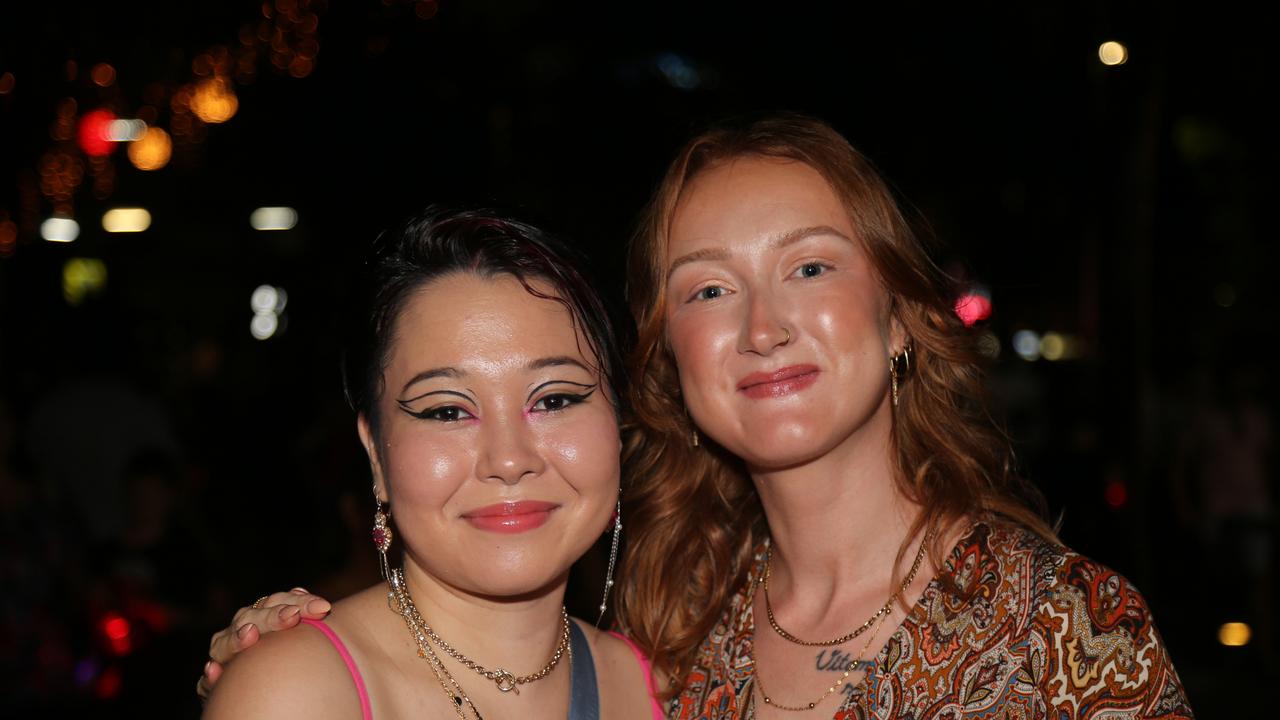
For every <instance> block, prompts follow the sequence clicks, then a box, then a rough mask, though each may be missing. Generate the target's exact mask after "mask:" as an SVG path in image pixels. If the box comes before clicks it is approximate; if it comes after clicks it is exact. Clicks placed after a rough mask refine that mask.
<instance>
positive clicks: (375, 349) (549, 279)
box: [342, 206, 625, 434]
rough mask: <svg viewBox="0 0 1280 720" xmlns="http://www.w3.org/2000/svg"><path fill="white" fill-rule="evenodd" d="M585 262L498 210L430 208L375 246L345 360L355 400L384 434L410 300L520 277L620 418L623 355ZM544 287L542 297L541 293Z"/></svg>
mask: <svg viewBox="0 0 1280 720" xmlns="http://www.w3.org/2000/svg"><path fill="white" fill-rule="evenodd" d="M585 267H586V263H585V261H584V259H583V258H582V256H581V255H580V254H579V253H578V252H576V251H575V250H574V249H573V248H571V247H570V246H569V245H567V244H566V243H564V242H563V241H561V240H560V239H558V238H556V237H555V236H553V235H552V234H550V233H548V232H546V231H544V230H541V229H539V228H537V227H534V226H533V225H530V224H528V223H525V222H521V221H520V220H517V219H514V218H513V217H511V216H509V215H506V214H502V213H499V212H497V211H494V210H485V209H457V208H449V207H442V206H431V207H428V208H427V209H426V210H424V211H423V212H421V213H419V214H417V215H415V216H413V217H411V218H409V219H408V220H406V221H405V222H403V223H401V224H400V225H398V226H397V227H395V228H393V229H391V230H388V231H386V232H384V233H383V234H382V235H380V236H379V237H378V239H377V240H375V241H374V243H373V246H372V248H370V252H369V255H368V257H367V259H366V260H365V263H364V267H363V273H362V277H361V286H360V290H359V300H358V302H357V304H356V306H355V313H354V314H353V315H352V317H351V322H350V324H349V327H348V331H347V339H346V347H345V349H344V352H343V358H342V378H343V387H344V390H345V392H346V396H347V402H348V403H349V404H350V405H351V408H352V409H353V410H355V411H356V412H357V413H360V414H362V415H364V416H365V417H366V418H368V420H369V424H370V427H371V429H372V430H373V432H374V433H375V434H377V431H378V413H377V407H378V398H379V397H380V396H381V394H382V392H383V389H384V382H383V372H384V371H385V369H386V364H387V361H388V359H389V357H390V354H391V346H392V343H393V342H394V340H395V338H394V334H395V326H396V320H397V319H398V318H399V316H400V312H401V311H402V310H403V309H404V306H405V303H406V302H407V300H408V299H409V297H410V296H411V295H412V294H413V293H414V292H415V291H416V290H418V289H419V288H421V287H423V286H424V285H427V284H428V283H430V282H431V281H433V280H435V279H437V278H441V277H444V276H446V275H451V274H454V273H471V274H474V275H477V276H479V277H482V278H492V277H497V276H500V275H507V276H511V277H514V278H516V279H517V280H519V281H520V283H521V284H522V285H523V286H524V288H525V290H527V291H528V292H529V294H530V295H533V296H535V297H540V298H547V299H550V300H555V301H556V302H558V303H560V304H561V305H563V306H564V307H565V309H567V310H568V311H569V315H570V318H571V319H572V322H573V323H574V325H575V326H576V328H577V329H578V330H579V331H580V332H581V333H582V336H583V337H584V338H586V341H587V344H588V346H589V347H588V350H589V351H590V352H589V353H584V355H587V356H588V357H589V358H591V359H593V360H594V361H595V363H596V369H597V370H599V372H600V374H601V375H602V376H603V377H604V379H605V380H606V381H607V382H608V384H609V390H610V396H611V398H612V399H613V404H614V407H615V408H616V409H617V410H618V413H619V416H621V412H622V409H621V406H620V399H619V398H621V397H623V394H624V393H625V375H624V370H623V362H622V353H621V350H620V348H619V345H618V340H617V336H616V334H615V332H614V323H613V322H612V321H611V320H610V315H609V312H608V311H607V309H606V306H605V304H604V302H603V301H602V300H601V297H600V295H599V294H598V293H597V292H596V290H595V288H594V287H593V286H592V284H591V282H590V281H589V280H588V276H587V273H586V270H585ZM534 281H542V282H543V283H545V284H546V285H549V286H550V292H544V291H542V290H539V289H538V288H535V287H534V286H533V284H532V283H533V282H534Z"/></svg>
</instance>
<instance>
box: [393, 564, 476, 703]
mask: <svg viewBox="0 0 1280 720" xmlns="http://www.w3.org/2000/svg"><path fill="white" fill-rule="evenodd" d="M396 573H400V571H399V570H397V571H396ZM387 585H389V586H390V588H391V590H390V591H389V592H388V593H387V606H388V607H390V608H391V611H392V612H394V613H396V614H397V615H400V617H402V618H404V622H405V624H406V625H407V626H408V627H409V633H410V634H411V635H413V637H414V640H415V641H416V642H417V643H418V657H420V658H422V659H423V660H426V661H427V664H428V665H429V666H430V667H431V674H432V675H434V676H435V678H436V681H437V682H439V683H440V687H441V689H443V690H444V694H445V697H447V698H449V702H450V707H452V708H453V711H454V712H455V713H457V715H458V717H459V718H460V720H467V714H466V710H467V709H468V708H469V709H470V710H471V714H472V715H473V716H474V717H475V720H484V718H482V717H481V715H480V711H479V710H478V709H476V706H475V703H473V702H471V698H470V697H469V696H468V695H467V691H466V690H463V689H462V685H460V684H458V681H457V680H456V679H455V678H454V677H453V674H452V673H450V672H449V670H448V668H446V667H445V666H444V662H442V661H441V660H440V657H439V656H438V655H436V653H435V651H434V650H432V649H431V645H430V644H429V643H428V642H427V638H426V636H425V635H424V634H423V633H422V628H421V626H420V625H419V621H420V620H421V619H422V616H421V615H419V614H418V612H417V608H415V607H414V606H413V605H412V601H410V602H409V603H406V602H405V599H406V598H407V592H405V589H404V588H405V586H404V576H403V574H389V575H388V576H387ZM446 678H447V679H448V682H446ZM450 685H452V686H453V689H452V690H451V689H449V686H450Z"/></svg>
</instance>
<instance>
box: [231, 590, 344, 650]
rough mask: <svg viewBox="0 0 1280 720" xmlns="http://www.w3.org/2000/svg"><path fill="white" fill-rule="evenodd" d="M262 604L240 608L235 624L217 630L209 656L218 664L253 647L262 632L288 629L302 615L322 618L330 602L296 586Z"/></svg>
mask: <svg viewBox="0 0 1280 720" xmlns="http://www.w3.org/2000/svg"><path fill="white" fill-rule="evenodd" d="M256 604H258V605H259V607H257V608H254V607H244V608H240V609H239V610H238V611H237V612H236V614H235V617H234V618H233V619H232V621H231V626H230V627H228V628H226V629H225V630H221V631H219V632H218V633H216V634H215V635H214V636H213V638H212V639H211V640H210V642H209V657H210V658H212V659H213V661H214V662H215V663H223V664H225V663H227V662H230V661H231V659H232V658H234V657H235V655H236V654H237V653H239V652H240V651H242V650H244V649H246V648H249V647H252V646H253V644H254V643H256V642H258V639H259V638H260V637H261V635H262V633H270V632H276V631H279V630H288V629H289V628H291V627H294V626H296V625H297V624H298V622H299V621H300V620H301V619H302V618H308V619H312V620H315V619H319V618H323V617H324V616H326V615H328V614H329V610H330V608H331V606H330V604H329V601H328V600H325V599H324V598H322V597H320V596H319V595H313V594H311V593H309V592H307V591H306V590H305V589H303V588H294V589H293V590H290V591H288V592H278V593H272V594H271V595H268V596H267V597H266V598H265V599H263V600H262V601H261V602H259V603H256Z"/></svg>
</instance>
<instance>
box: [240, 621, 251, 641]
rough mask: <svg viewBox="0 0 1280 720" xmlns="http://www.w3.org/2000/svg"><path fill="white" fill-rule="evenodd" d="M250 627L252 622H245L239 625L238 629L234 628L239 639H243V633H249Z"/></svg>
mask: <svg viewBox="0 0 1280 720" xmlns="http://www.w3.org/2000/svg"><path fill="white" fill-rule="evenodd" d="M251 627H253V623H245V624H243V625H241V626H240V629H239V630H236V637H238V638H240V639H241V640H243V639H244V636H245V635H247V634H248V633H249V628H251Z"/></svg>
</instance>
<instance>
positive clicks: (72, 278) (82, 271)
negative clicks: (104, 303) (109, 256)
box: [62, 258, 107, 307]
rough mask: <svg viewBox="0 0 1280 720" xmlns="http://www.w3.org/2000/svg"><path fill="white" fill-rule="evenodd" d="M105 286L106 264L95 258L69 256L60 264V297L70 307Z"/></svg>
mask: <svg viewBox="0 0 1280 720" xmlns="http://www.w3.org/2000/svg"><path fill="white" fill-rule="evenodd" d="M106 287H107V264H106V263H104V262H103V261H101V260H99V259H97V258H71V259H70V260H68V261H67V262H66V263H65V264H63V266H62V299H64V300H66V301H67V304H68V305H71V306H72V307H74V306H77V305H80V304H81V303H83V302H84V301H85V300H86V299H87V298H89V297H92V296H93V295H96V294H98V293H100V292H102V291H103V290H104V289H105V288H106Z"/></svg>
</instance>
